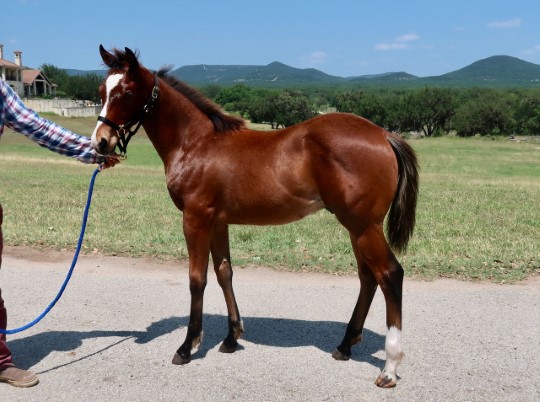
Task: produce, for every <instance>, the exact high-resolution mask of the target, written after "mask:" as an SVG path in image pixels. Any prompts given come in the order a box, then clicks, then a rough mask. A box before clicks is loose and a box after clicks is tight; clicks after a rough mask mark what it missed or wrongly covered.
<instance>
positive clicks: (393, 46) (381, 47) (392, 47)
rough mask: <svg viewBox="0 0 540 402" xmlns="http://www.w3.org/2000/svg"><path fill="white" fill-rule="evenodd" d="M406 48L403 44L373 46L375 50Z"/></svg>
mask: <svg viewBox="0 0 540 402" xmlns="http://www.w3.org/2000/svg"><path fill="white" fill-rule="evenodd" d="M407 47H408V46H407V45H406V44H405V43H378V44H376V45H375V50H383V51H384V50H401V49H407Z"/></svg>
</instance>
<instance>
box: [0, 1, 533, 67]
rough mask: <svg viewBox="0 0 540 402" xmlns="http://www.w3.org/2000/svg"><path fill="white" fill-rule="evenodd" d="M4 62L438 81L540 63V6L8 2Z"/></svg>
mask: <svg viewBox="0 0 540 402" xmlns="http://www.w3.org/2000/svg"><path fill="white" fill-rule="evenodd" d="M0 18H1V20H0V21H1V22H0V43H1V44H3V45H4V58H5V59H7V60H10V61H12V59H13V51H14V50H21V51H22V52H23V63H24V64H25V65H27V66H30V67H39V66H40V65H42V64H43V63H49V64H53V65H55V66H57V67H60V68H75V69H81V70H93V69H101V68H103V66H102V64H101V59H100V57H99V53H98V47H99V44H103V45H104V46H105V47H106V48H111V47H113V46H116V47H119V48H124V47H125V46H127V47H130V48H131V49H134V50H135V49H137V50H139V51H140V58H141V61H142V62H143V64H145V65H146V66H147V67H149V68H153V69H156V68H159V67H161V66H163V65H168V64H172V65H173V66H174V68H178V67H181V66H184V65H191V64H252V65H266V64H268V63H271V62H273V61H280V62H283V63H285V64H288V65H290V66H293V67H298V68H307V67H313V68H317V69H319V70H321V71H324V72H326V73H328V74H332V75H338V76H357V75H365V74H378V73H385V72H394V71H405V72H408V73H410V74H414V75H417V76H420V77H425V76H430V75H440V74H444V73H447V72H450V71H454V70H457V69H460V68H462V67H465V66H467V65H469V64H471V63H473V62H475V61H477V60H479V59H483V58H486V57H490V56H494V55H508V56H514V57H518V58H520V59H522V60H526V61H530V62H532V63H536V64H540V1H539V0H527V1H519V0H513V1H512V0H504V1H502V0H464V1H463V0H453V1H437V0H425V1H420V0H418V1H414V0H409V1H395V2H392V1H382V0H381V1H373V0H370V1H363V0H356V1H354V0H347V1H339V0H334V1H318V0H296V1H295V0H274V1H268V0H267V1H254V0H253V1H247V0H222V1H209V0H191V1H182V0H169V1H164V0H153V1H139V0H130V1H120V0H87V1H76V0H70V1H65V0H4V1H2V6H1V8H0Z"/></svg>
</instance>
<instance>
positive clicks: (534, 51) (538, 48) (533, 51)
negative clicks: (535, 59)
mask: <svg viewBox="0 0 540 402" xmlns="http://www.w3.org/2000/svg"><path fill="white" fill-rule="evenodd" d="M537 53H540V45H536V46H533V47H531V48H529V49H525V50H524V51H522V52H521V54H524V55H529V56H530V55H534V54H537Z"/></svg>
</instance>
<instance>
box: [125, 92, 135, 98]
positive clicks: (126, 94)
mask: <svg viewBox="0 0 540 402" xmlns="http://www.w3.org/2000/svg"><path fill="white" fill-rule="evenodd" d="M133 95H134V94H133V92H131V91H127V92H124V96H125V97H126V98H131V97H133Z"/></svg>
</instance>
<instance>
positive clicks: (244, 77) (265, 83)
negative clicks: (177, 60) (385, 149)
mask: <svg viewBox="0 0 540 402" xmlns="http://www.w3.org/2000/svg"><path fill="white" fill-rule="evenodd" d="M65 71H66V72H68V74H70V75H81V74H85V73H86V74H89V73H95V74H98V75H104V74H105V71H102V70H92V71H88V72H85V71H83V70H74V69H65ZM170 74H172V75H173V76H175V77H177V78H178V79H181V80H183V81H186V82H188V83H190V84H192V85H198V86H201V85H210V84H219V85H234V84H239V83H244V84H248V85H252V86H261V87H285V86H308V85H344V86H347V85H369V86H392V85H395V86H397V85H401V86H422V85H440V86H456V87H459V86H463V87H469V86H500V87H509V86H524V87H540V65H538V64H534V63H530V62H527V61H524V60H521V59H519V58H516V57H512V56H504V55H497V56H491V57H488V58H485V59H480V60H477V61H475V62H473V63H471V64H469V65H467V66H465V67H463V68H461V69H458V70H455V71H451V72H448V73H445V74H442V75H439V76H429V77H417V76H415V75H413V74H409V73H407V72H404V71H401V72H386V73H380V74H369V75H360V76H353V77H339V76H334V75H330V74H327V73H325V72H323V71H320V70H317V69H315V68H296V67H291V66H288V65H286V64H284V63H281V62H279V61H273V62H271V63H269V64H267V65H265V66H261V65H209V64H198V65H186V66H182V67H179V68H177V69H174V70H171V72H170Z"/></svg>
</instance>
